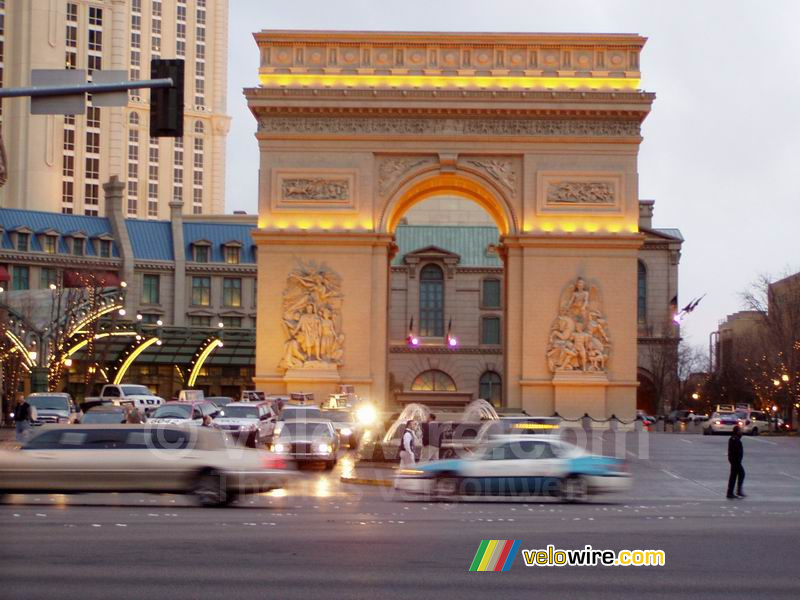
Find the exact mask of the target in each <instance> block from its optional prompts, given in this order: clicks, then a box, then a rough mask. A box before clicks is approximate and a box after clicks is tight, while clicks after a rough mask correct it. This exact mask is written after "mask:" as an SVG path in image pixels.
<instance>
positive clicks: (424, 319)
mask: <svg viewBox="0 0 800 600" xmlns="http://www.w3.org/2000/svg"><path fill="white" fill-rule="evenodd" d="M419 335H421V336H422V337H442V336H444V273H443V271H442V269H441V268H440V267H438V266H436V265H426V266H425V267H423V269H422V271H421V272H420V274H419Z"/></svg>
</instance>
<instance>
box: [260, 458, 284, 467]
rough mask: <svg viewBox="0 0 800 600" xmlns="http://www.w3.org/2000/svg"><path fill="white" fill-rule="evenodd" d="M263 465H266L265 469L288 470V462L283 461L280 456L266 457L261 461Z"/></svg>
mask: <svg viewBox="0 0 800 600" xmlns="http://www.w3.org/2000/svg"><path fill="white" fill-rule="evenodd" d="M261 464H262V465H264V468H265V469H285V468H286V461H285V460H283V459H282V458H281V457H280V456H266V457H264V459H263V460H262V461H261Z"/></svg>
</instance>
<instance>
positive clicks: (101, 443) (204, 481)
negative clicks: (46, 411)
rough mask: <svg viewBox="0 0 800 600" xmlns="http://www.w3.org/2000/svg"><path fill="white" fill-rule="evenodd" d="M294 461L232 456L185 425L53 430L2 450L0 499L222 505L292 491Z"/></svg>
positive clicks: (202, 431)
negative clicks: (94, 496)
mask: <svg viewBox="0 0 800 600" xmlns="http://www.w3.org/2000/svg"><path fill="white" fill-rule="evenodd" d="M286 466H287V465H286V461H285V460H283V459H281V458H280V457H276V456H274V455H273V454H270V453H267V452H260V451H255V450H242V451H240V452H237V453H229V449H228V448H227V447H226V445H225V439H224V436H223V435H222V434H221V433H220V432H219V431H216V430H214V429H210V428H206V427H203V428H195V427H186V426H180V425H177V426H176V425H167V426H159V427H152V426H149V425H78V426H62V425H53V426H48V427H45V428H42V430H40V433H38V434H37V435H35V436H34V437H32V438H31V439H30V440H29V441H28V442H26V443H25V444H24V445H23V447H22V450H20V451H11V450H0V494H3V493H63V494H68V493H83V492H153V493H179V494H180V493H186V494H192V495H194V496H195V497H196V498H197V500H198V502H199V503H200V504H201V505H203V506H219V505H224V504H227V503H229V502H230V501H232V500H233V499H234V498H236V496H237V495H238V494H249V493H258V492H265V491H268V490H272V489H275V488H279V487H284V486H285V484H286V482H287V480H288V479H289V477H290V476H291V472H290V471H288V470H287V469H286Z"/></svg>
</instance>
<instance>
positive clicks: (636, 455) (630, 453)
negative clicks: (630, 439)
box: [625, 450, 639, 458]
mask: <svg viewBox="0 0 800 600" xmlns="http://www.w3.org/2000/svg"><path fill="white" fill-rule="evenodd" d="M625 452H626V453H627V455H628V456H632V457H633V458H639V455H638V454H636V452H633V451H631V450H625Z"/></svg>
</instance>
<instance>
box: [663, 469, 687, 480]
mask: <svg viewBox="0 0 800 600" xmlns="http://www.w3.org/2000/svg"><path fill="white" fill-rule="evenodd" d="M661 471H662V472H663V473H666V474H667V475H669V476H670V477H674V478H675V479H683V477H681V476H680V475H675V473H672V472H671V471H667V470H666V469H661Z"/></svg>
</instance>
